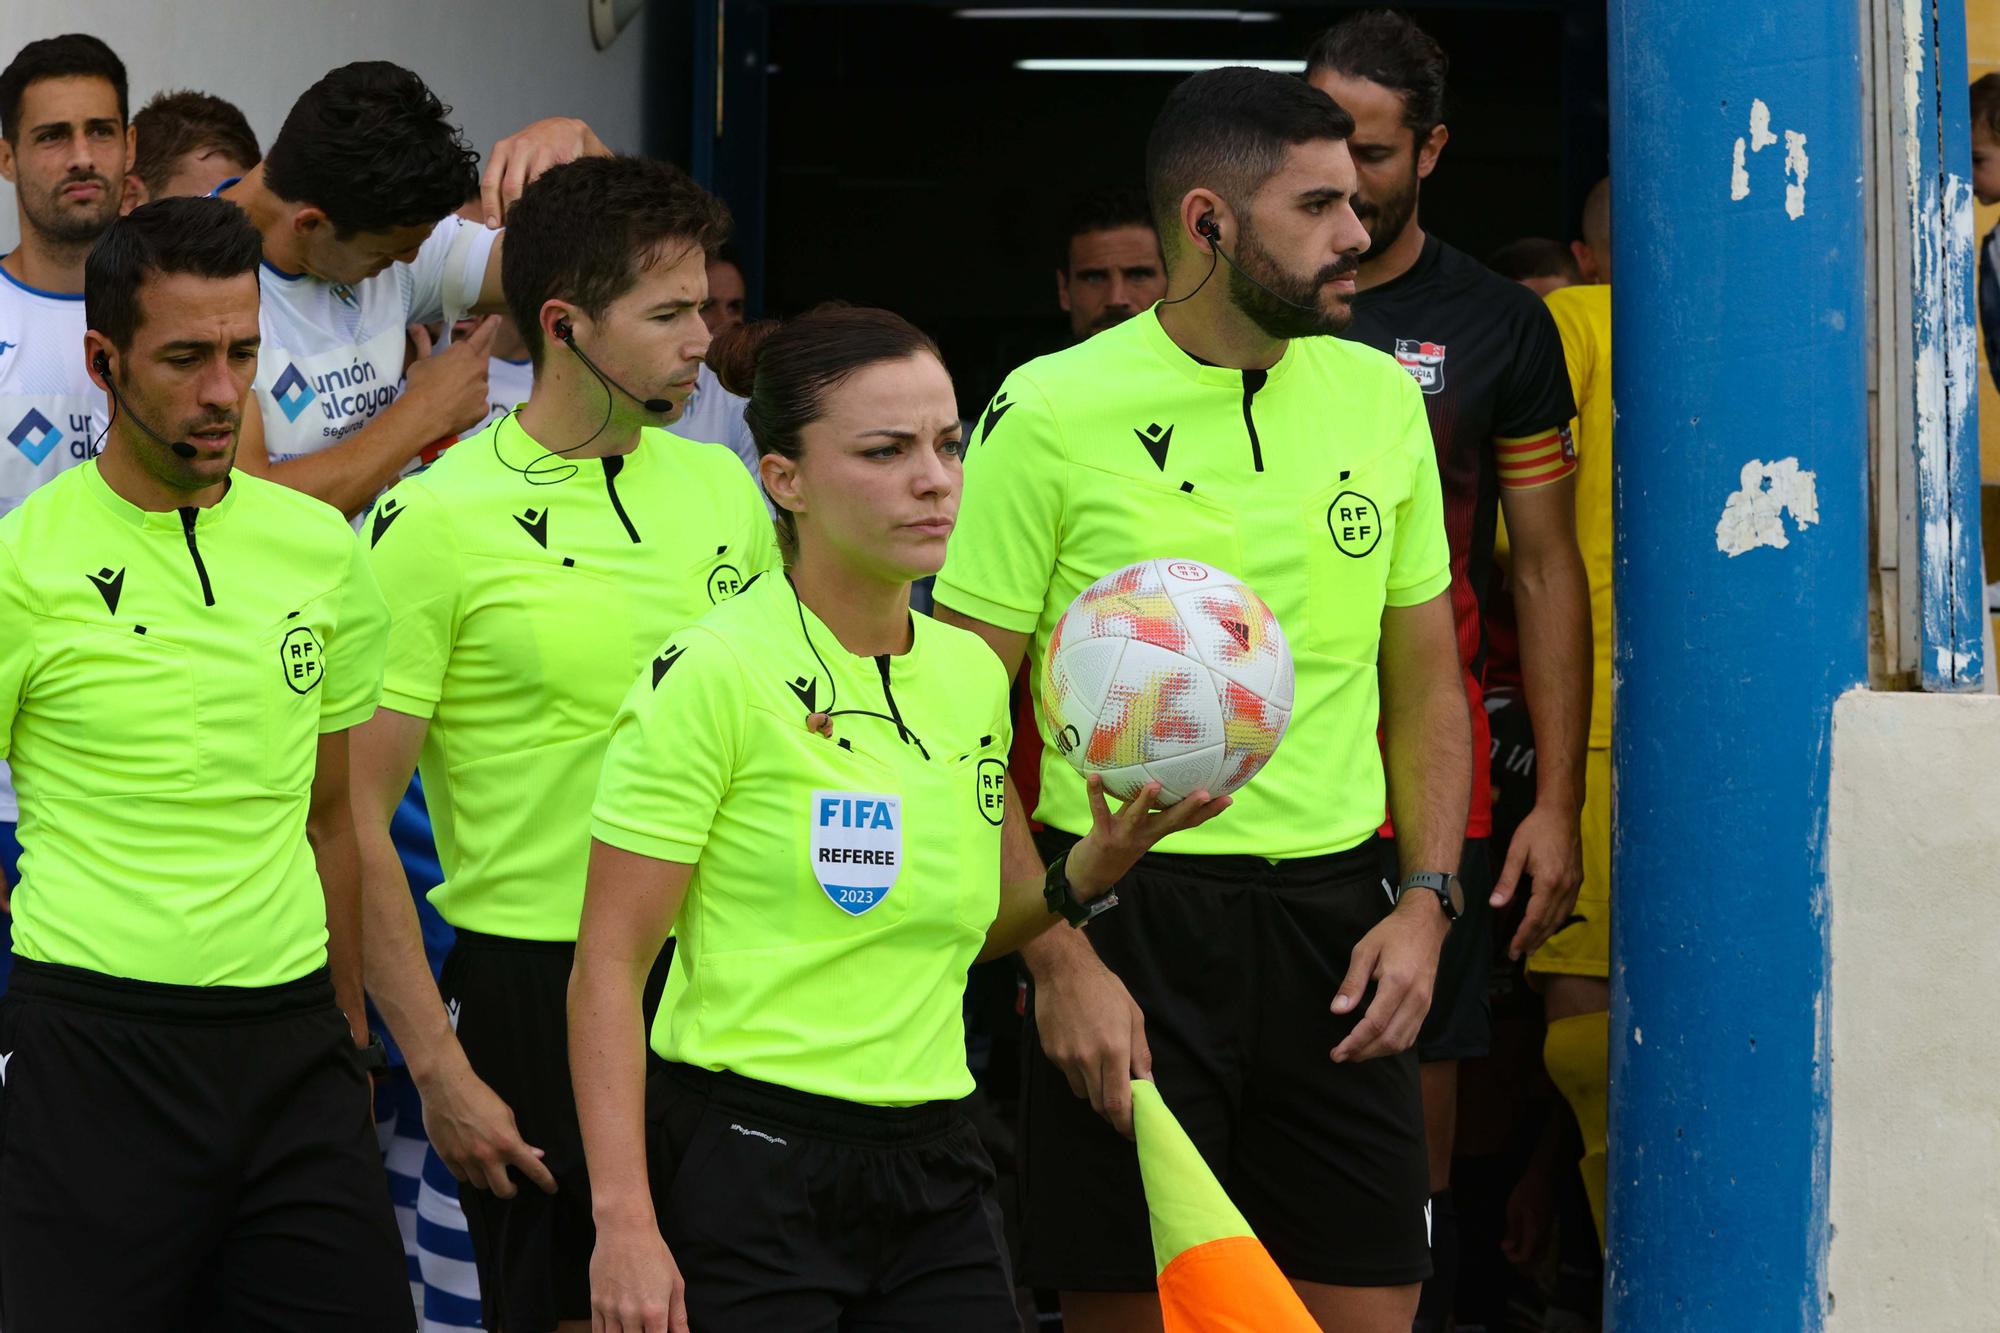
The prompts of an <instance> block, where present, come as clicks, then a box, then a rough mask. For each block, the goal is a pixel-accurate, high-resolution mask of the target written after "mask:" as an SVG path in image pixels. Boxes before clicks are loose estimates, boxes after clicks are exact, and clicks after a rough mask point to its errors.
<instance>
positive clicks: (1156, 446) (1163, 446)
mask: <svg viewBox="0 0 2000 1333" xmlns="http://www.w3.org/2000/svg"><path fill="white" fill-rule="evenodd" d="M1132 433H1133V434H1134V435H1136V436H1138V437H1139V443H1140V444H1143V445H1145V446H1146V452H1147V454H1149V455H1151V457H1152V460H1153V466H1155V467H1157V468H1159V469H1160V471H1162V472H1165V471H1166V470H1167V448H1168V446H1170V445H1171V444H1173V442H1174V428H1173V427H1172V426H1171V425H1169V426H1162V425H1160V423H1159V422H1157V421H1155V422H1154V423H1153V424H1152V425H1150V426H1148V427H1146V429H1144V430H1138V429H1136V428H1135V429H1134V430H1133V431H1132Z"/></svg>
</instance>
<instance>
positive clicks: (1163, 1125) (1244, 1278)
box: [1132, 1079, 1319, 1333]
mask: <svg viewBox="0 0 2000 1333" xmlns="http://www.w3.org/2000/svg"><path fill="white" fill-rule="evenodd" d="M1132 1131H1133V1136H1134V1137H1135V1138H1137V1139H1138V1141H1139V1173H1140V1175H1141V1176H1142V1177H1143V1178H1144V1180H1145V1183H1146V1211H1147V1214H1148V1216H1149V1217H1150V1219H1151V1221H1152V1226H1153V1263H1154V1266H1155V1267H1156V1268H1157V1269H1158V1270H1159V1282H1160V1310H1161V1312H1162V1313H1163V1314H1164V1315H1165V1316H1166V1329H1167V1333H1319V1324H1318V1323H1317V1322H1316V1321H1315V1320H1314V1319H1313V1317H1312V1315H1310V1314H1308V1313H1307V1312H1306V1307H1305V1305H1304V1304H1303V1303H1302V1302H1301V1301H1300V1300H1299V1297H1298V1293H1297V1292H1295V1291H1293V1290H1292V1284H1291V1283H1290V1282H1287V1281H1286V1280H1285V1275H1284V1274H1283V1273H1280V1272H1279V1271H1278V1266H1277V1265H1276V1264H1275V1263H1273V1262H1271V1256H1270V1255H1269V1254H1268V1253H1266V1251H1265V1249H1264V1245H1263V1242H1261V1241H1259V1240H1258V1239H1257V1237H1256V1235H1255V1234H1254V1233H1252V1231H1251V1230H1250V1224H1249V1223H1247V1222H1245V1221H1244V1220H1243V1214H1242V1213H1240V1212H1238V1211H1237V1210H1236V1205H1235V1204H1233V1203H1231V1202H1230V1201H1229V1196H1228V1195H1227V1194H1225V1193H1224V1192H1223V1189H1222V1186H1221V1184H1220V1183H1218V1182H1217V1181H1216V1179H1215V1175H1214V1173H1213V1172H1211V1171H1210V1170H1209V1169H1208V1163H1206V1162H1204V1161H1203V1160H1202V1158H1201V1153H1200V1152H1198V1151H1197V1150H1196V1149H1195V1146H1194V1144H1193V1143H1192V1142H1190V1141H1189V1140H1188V1136H1187V1131H1186V1130H1184V1129H1182V1128H1181V1126H1180V1122H1179V1121H1178V1120H1176V1119H1174V1114H1173V1112H1171V1111H1169V1110H1168V1109H1167V1104H1166V1103H1165V1102H1164V1101H1162V1100H1160V1091H1159V1089H1158V1088H1155V1087H1154V1086H1153V1085H1152V1084H1151V1083H1147V1082H1143V1081H1140V1080H1137V1079H1135V1080H1133V1083H1132Z"/></svg>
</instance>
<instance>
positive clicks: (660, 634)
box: [354, 157, 777, 1333]
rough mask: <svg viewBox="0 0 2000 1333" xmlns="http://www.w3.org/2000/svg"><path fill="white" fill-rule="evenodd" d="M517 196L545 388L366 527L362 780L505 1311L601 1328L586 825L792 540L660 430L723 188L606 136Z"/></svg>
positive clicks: (411, 1004)
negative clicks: (421, 898) (441, 942)
mask: <svg viewBox="0 0 2000 1333" xmlns="http://www.w3.org/2000/svg"><path fill="white" fill-rule="evenodd" d="M508 218H509V222H508V235H509V239H508V244H507V251H506V259H505V267H504V270H503V277H504V283H505V288H506V294H507V302H508V306H509V308H510V309H511V310H512V312H513V315H514V318H515V321H516V323H517V324H518V325H519V326H520V329H521V334H522V339H523V341H524V342H525V343H526V344H527V348H528V353H529V355H530V356H531V357H532V359H533V361H534V365H535V378H534V385H533V389H532V391H531V392H530V394H529V396H528V401H527V402H526V403H525V404H523V405H522V406H521V408H520V409H519V410H518V411H517V412H516V413H514V414H513V415H512V416H510V417H507V418H504V419H502V420H501V421H499V422H497V423H495V424H494V425H492V426H490V427H488V428H487V430H485V431H484V432H482V433H481V434H480V435H478V436H475V437H474V438H473V439H471V440H469V441H466V442H464V443H462V444H460V445H459V446H458V447H456V448H454V449H452V450H450V451H449V452H448V453H446V454H444V455H443V456H442V457H441V458H440V459H439V461H438V462H437V463H436V464H434V465H433V466H431V467H430V468H428V469H426V470H425V471H424V472H422V473H420V474H418V475H416V476H413V477H411V478H408V479H407V480H405V481H403V482H402V483H401V484H399V485H398V486H396V487H395V488H394V489H393V490H391V491H390V492H389V493H388V494H387V495H385V496H384V497H383V498H382V500H381V502H380V504H378V505H377V506H376V508H375V511H374V513H373V515H372V516H371V517H370V518H369V519H368V520H367V521H366V523H365V524H364V525H363V531H362V537H361V540H362V543H363V545H364V547H365V548H366V550H367V553H368V559H369V561H370V562H371V564H372V565H373V567H374V569H375V571H376V573H377V575H378V577H379V578H380V579H381V582H382V586H383V588H384V590H385V595H386V596H387V598H388V601H389V607H390V614H391V618H392V628H391V633H390V647H389V665H388V669H387V673H386V679H385V685H384V688H385V694H384V707H383V708H382V710H381V711H380V712H378V713H377V714H376V715H375V718H374V720H373V721H371V722H369V723H368V724H367V725H366V726H365V727H364V728H363V729H362V730H361V732H360V733H359V735H358V738H357V742H356V747H355V765H354V769H355V778H354V785H355V793H356V805H357V810H356V818H357V824H358V827H359V830H360V840H361V849H362V862H363V880H364V885H365V895H366V900H367V909H368V917H367V923H368V971H369V983H370V987H371V989H372V991H373V994H374V997H375V1001H376V1004H377V1005H378V1007H379V1008H380V1009H381V1011H382V1013H383V1014H384V1016H385V1017H386V1018H387V1020H388V1023H389V1027H390V1030H391V1031H392V1032H394V1033H395V1035H396V1037H397V1040H398V1041H399V1043H400V1044H401V1046H402V1048H403V1051H404V1054H405V1055H406V1057H407V1059H408V1061H409V1066H410V1069H411V1072H412V1074H413V1075H414V1076H415V1078H416V1080H417V1082H418V1085H419V1086H420V1088H421V1089H422V1091H423V1095H424V1110H425V1116H426V1120H427V1123H428V1125H429V1128H430V1131H431V1138H432V1142H433V1144H434V1145H435V1146H436V1148H437V1151H438V1152H439V1154H440V1155H441V1156H443V1157H444V1158H445V1160H446V1161H447V1162H448V1163H449V1164H450V1165H451V1167H452V1168H453V1171H454V1173H455V1174H458V1175H459V1176H460V1177H461V1178H462V1179H464V1180H466V1181H467V1183H468V1184H470V1185H471V1186H473V1188H469V1189H465V1190H463V1191H461V1197H462V1199H463V1201H464V1205H465V1212H466V1219H467V1221H468V1223H469V1224H470V1225H471V1229H472V1236H473V1243H474V1251H475V1254H476V1255H477V1259H478V1266H479V1278H480V1288H481V1291H482V1294H483V1298H484V1300H485V1305H486V1316H487V1323H488V1326H489V1327H496V1328H504V1329H506V1330H508V1333H546V1330H549V1329H554V1328H562V1329H569V1328H571V1327H572V1324H573V1323H574V1326H575V1327H577V1328H587V1327H588V1326H589V1320H590V1286H589V1265H590V1254H591V1247H592V1244H593V1241H594V1234H595V1233H594V1229H593V1227H592V1223H591V1201H590V1190H589V1184H588V1181H587V1180H586V1179H585V1176H584V1161H583V1150H582V1142H581V1137H580V1132H579V1130H578V1128H577V1121H576V1109H575V1105H574V1102H573V1100H572V1098H571V1094H570V1083H569V1067H568V1056H567V1051H568V1047H567V1039H566V1032H567V1028H566V1020H565V1007H564V1006H565V988H566V986H567V984H568V978H569V968H570V956H571V954H572V953H573V951H574V949H575V942H576V930H577V922H578V919H579V914H580V911H581V904H582V896H583V879H584V863H585V856H586V852H587V851H588V846H587V844H588V841H589V840H588V839H587V838H577V837H573V836H571V835H572V834H573V833H574V832H575V831H576V830H577V829H580V828H582V827H583V826H584V823H585V822H587V817H588V812H589V809H590V803H591V800H592V798H593V796H594V795H595V793H596V789H597V777H598V769H599V767H600V765H601V761H602V757H603V753H604V746H605V741H606V739H607V737H608V736H609V733H610V727H611V720H612V717H613V716H614V715H615V714H616V712H617V710H618V705H619V703H620V702H621V700H622V699H623V698H624V695H625V691H626V690H627V688H628V687H629V686H630V685H631V682H632V679H633V677H634V676H635V675H636V674H637V673H638V672H639V671H640V670H641V669H642V667H644V666H645V664H646V663H647V662H648V660H649V659H650V658H651V657H652V655H653V654H654V653H655V652H657V651H658V650H659V646H660V644H661V643H662V642H664V641H665V639H666V638H667V637H668V635H670V634H671V633H672V632H673V631H675V630H677V629H679V628H680V627H681V626H683V625H684V624H686V623H688V622H690V621H692V620H694V619H696V618H697V617H698V616H699V615H700V614H701V613H702V612H704V611H706V610H707V609H708V608H709V607H710V606H711V605H712V604H713V603H715V602H716V601H719V600H721V599H723V598H725V597H728V596H730V595H732V594H733V593H734V592H735V591H736V590H737V589H738V588H740V587H741V586H742V585H743V584H744V583H745V582H747V581H748V580H749V579H751V578H753V577H755V576H756V575H758V574H759V573H762V572H764V571H765V570H767V569H774V568H776V567H777V548H776V542H775V541H774V539H773V534H772V528H771V523H770V520H769V519H768V517H767V516H766V514H765V509H764V502H763V499H762V497H761V496H760V495H759V494H758V493H757V490H756V487H755V486H754V485H753V484H752V483H751V480H750V478H749V475H748V474H747V473H746V472H745V470H744V468H743V466H742V465H741V464H740V463H738V462H737V461H736V459H735V458H734V457H733V456H731V455H730V454H729V453H726V452H724V451H723V450H721V449H718V448H716V447H714V446H713V445H709V444H696V443H692V442H688V441H683V440H680V439H677V438H675V437H673V436H671V435H669V434H667V433H666V432H665V431H664V430H661V429H658V428H659V427H661V426H664V425H666V424H668V423H669V422H672V421H673V420H674V419H675V418H676V417H678V416H679V414H680V410H681V406H682V404H683V403H684V402H685V400H686V398H687V396H688V393H689V391H690V389H691V388H692V385H693V382H694V375H695V368H696V366H697V365H698V364H699V363H700V359H701V356H702V353H703V352H704V351H706V350H707V347H708V336H709V335H708V330H707V327H706V326H705V325H704V324H703V322H702V318H701V307H702V304H703V302H704V298H705V297H706V295H707V277H706V272H705V267H706V258H707V255H708V253H709V252H710V251H711V250H712V249H713V248H714V247H715V246H716V245H717V244H718V243H719V242H720V241H721V240H722V239H723V237H724V236H725V235H726V233H727V231H728V226H729V220H728V213H727V211H726V210H725V209H724V208H723V206H722V204H721V203H720V202H719V201H718V200H716V199H715V198H714V197H713V196H711V195H710V194H708V193H707V192H706V191H704V190H703V189H701V187H699V186H698V185H696V184H695V183H694V181H693V180H691V179H690V178H689V177H688V176H687V175H686V174H685V173H684V172H682V171H680V170H679V169H678V168H676V167H673V166H671V165H669V164H667V163H664V162H659V161H652V160H646V159H640V158H629V157H611V158H593V159H588V160H583V161H578V162H572V163H569V164H567V165H564V166H559V167H555V168H552V169H551V170H550V171H549V172H548V173H547V174H545V175H543V176H542V177H540V178H539V179H537V180H536V181H535V182H534V183H533V184H531V185H530V186H529V187H528V189H527V190H526V191H525V192H524V193H523V194H522V196H521V198H520V200H519V202H518V203H516V204H515V205H514V207H513V209H512V210H511V211H510V213H509V215H508ZM671 665H672V664H671V663H670V662H669V663H666V664H665V665H660V664H655V666H654V669H655V670H661V671H664V670H665V669H666V668H667V667H668V666H671ZM419 765H421V767H422V770H423V777H424V791H425V796H426V798H427V800H428V801H429V803H430V807H431V811H432V814H433V817H434V821H435V825H436V828H437V832H438V844H439V853H440V859H441V861H442V863H443V868H444V884H443V886H442V887H441V888H439V889H438V890H437V891H436V892H435V893H434V894H433V901H434V902H435V903H436V905H437V907H438V909H439V911H440V912H441V913H442V914H443V916H444V918H445V920H446V921H448V922H450V924H451V925H452V926H453V927H454V928H455V929H456V931H457V933H458V939H457V944H456V945H455V946H454V948H453V950H452V953H451V956H450V958H449V959H448V960H447V961H446V964H445V969H444V975H443V986H444V995H445V1001H444V1002H443V1003H441V1002H440V999H439V994H438V989H437V987H436V986H435V985H433V983H432V981H431V976H430V972H429V969H428V968H427V967H426V965H425V962H424V956H423V952H422V948H421V944H420V941H419V939H418V934H417V928H416V921H415V917H414V914H413V912H412V908H411V902H410V897H409V892H408V889H407V888H406V887H405V885H404V882H403V877H402V871H401V868H400V866H399V865H398V863H397V859H396V854H395V850H394V847H393V846H392V845H391V842H390V837H389V821H390V816H391V814H392V812H393V811H394V809H395V807H396V803H397V799H398V798H399V797H400V796H401V795H402V792H403V789H404V786H405V785H406V784H407V783H408V781H409V777H410V772H411V770H412V769H413V768H416V767H418V766H419ZM496 1094H497V1095H496ZM510 1108H511V1109H510ZM529 1145H533V1146H532V1147H530V1146H529ZM510 1168H511V1169H512V1170H514V1171H517V1172H519V1173H520V1177H521V1178H523V1179H524V1180H525V1181H526V1182H528V1183H531V1184H533V1185H534V1186H536V1187H537V1188H534V1189H527V1190H518V1191H517V1186H516V1181H515V1179H513V1178H510V1175H509V1170H510Z"/></svg>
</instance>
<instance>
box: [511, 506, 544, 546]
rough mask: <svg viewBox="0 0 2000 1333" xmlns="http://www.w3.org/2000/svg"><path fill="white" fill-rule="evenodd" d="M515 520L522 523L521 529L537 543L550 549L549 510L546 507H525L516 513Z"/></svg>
mask: <svg viewBox="0 0 2000 1333" xmlns="http://www.w3.org/2000/svg"><path fill="white" fill-rule="evenodd" d="M514 521H515V522H516V523H519V524H520V525H521V531H523V532H525V533H527V534H528V535H529V536H530V537H533V538H534V539H535V545H537V546H539V547H541V548H542V549H543V550H544V551H546V550H548V549H549V511H548V510H546V509H523V510H522V511H521V512H520V513H518V514H516V515H514Z"/></svg>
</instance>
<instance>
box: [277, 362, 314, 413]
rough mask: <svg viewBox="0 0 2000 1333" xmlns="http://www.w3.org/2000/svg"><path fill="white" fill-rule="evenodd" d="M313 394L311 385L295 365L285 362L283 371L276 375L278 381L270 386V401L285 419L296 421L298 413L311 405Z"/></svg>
mask: <svg viewBox="0 0 2000 1333" xmlns="http://www.w3.org/2000/svg"><path fill="white" fill-rule="evenodd" d="M313 397H314V394H313V390H312V385H310V384H308V383H307V382H306V377H305V376H304V375H301V374H300V373H299V368H298V367H297V366H295V365H291V364H289V363H288V364H287V365H286V366H285V373H284V374H282V375H280V376H278V382H277V383H276V384H273V385H272V386H271V401H272V402H274V403H276V404H277V405H278V410H279V411H280V412H283V413H284V414H285V420H287V421H294V422H295V421H297V420H298V419H299V413H301V412H303V411H305V410H306V408H308V407H310V406H311V405H312V400H313Z"/></svg>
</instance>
